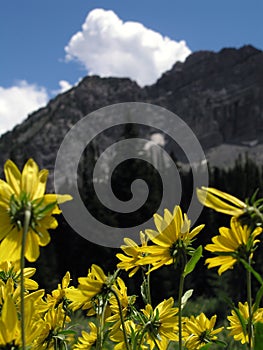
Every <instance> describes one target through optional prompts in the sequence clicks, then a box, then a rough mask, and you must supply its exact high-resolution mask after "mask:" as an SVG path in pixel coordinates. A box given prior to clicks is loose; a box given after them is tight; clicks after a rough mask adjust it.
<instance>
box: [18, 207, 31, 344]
mask: <svg viewBox="0 0 263 350" xmlns="http://www.w3.org/2000/svg"><path fill="white" fill-rule="evenodd" d="M30 219H31V208H30V207H29V206H28V207H26V208H25V216H24V225H23V233H22V243H21V244H22V246H21V257H20V270H21V281H20V299H21V304H20V313H21V341H22V350H25V349H26V339H25V299H24V297H25V280H24V268H25V248H26V236H27V233H28V229H29V224H30Z"/></svg>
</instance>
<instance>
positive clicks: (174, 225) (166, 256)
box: [140, 206, 204, 271]
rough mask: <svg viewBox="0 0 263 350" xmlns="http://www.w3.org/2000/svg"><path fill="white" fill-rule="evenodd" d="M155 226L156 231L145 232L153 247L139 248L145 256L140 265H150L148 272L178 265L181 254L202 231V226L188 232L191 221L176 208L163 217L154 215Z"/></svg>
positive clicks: (166, 210) (166, 211) (165, 213)
mask: <svg viewBox="0 0 263 350" xmlns="http://www.w3.org/2000/svg"><path fill="white" fill-rule="evenodd" d="M154 222H155V226H156V228H157V230H158V231H155V230H146V231H145V233H146V234H147V236H148V237H149V238H150V239H151V241H152V242H153V243H155V245H152V246H148V247H141V252H143V253H144V254H145V255H146V254H148V255H147V256H145V257H144V258H142V259H141V260H140V264H152V265H153V267H152V269H151V270H150V271H153V270H155V269H158V268H159V267H161V266H163V265H170V264H173V263H175V262H179V263H180V259H181V254H182V255H183V256H185V253H187V252H188V251H189V249H192V248H191V243H192V240H193V238H194V237H195V236H196V235H197V234H198V233H199V232H200V231H201V230H202V228H203V227H204V225H199V226H198V227H196V228H194V229H193V230H192V231H190V226H191V221H190V220H189V219H188V217H187V215H186V214H184V216H183V214H182V211H181V208H180V207H179V206H176V207H175V208H174V211H173V214H172V213H170V211H169V210H168V209H165V211H164V217H161V216H160V215H158V214H155V215H154Z"/></svg>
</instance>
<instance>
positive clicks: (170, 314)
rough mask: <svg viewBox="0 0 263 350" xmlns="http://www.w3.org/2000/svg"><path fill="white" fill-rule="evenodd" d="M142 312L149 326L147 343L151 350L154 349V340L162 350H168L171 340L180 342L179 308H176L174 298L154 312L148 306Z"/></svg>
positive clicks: (165, 301) (166, 301)
mask: <svg viewBox="0 0 263 350" xmlns="http://www.w3.org/2000/svg"><path fill="white" fill-rule="evenodd" d="M141 311H142V313H143V316H144V318H145V324H146V325H147V339H146V342H147V344H148V345H149V346H150V349H153V348H154V340H155V342H156V343H157V344H158V346H159V349H160V350H166V349H167V346H168V343H169V341H170V340H172V341H178V336H177V331H178V317H177V316H176V315H177V314H178V308H175V307H174V299H173V298H172V297H171V298H169V299H168V300H166V299H165V300H164V301H162V302H161V303H160V304H158V305H157V306H156V308H155V309H154V310H153V308H152V306H151V305H150V304H147V305H146V306H145V309H143V310H141ZM153 339H154V340H153Z"/></svg>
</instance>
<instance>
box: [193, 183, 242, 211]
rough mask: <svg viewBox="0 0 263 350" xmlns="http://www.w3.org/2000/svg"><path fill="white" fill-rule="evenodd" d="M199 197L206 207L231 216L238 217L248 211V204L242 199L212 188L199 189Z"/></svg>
mask: <svg viewBox="0 0 263 350" xmlns="http://www.w3.org/2000/svg"><path fill="white" fill-rule="evenodd" d="M197 197H198V199H199V201H200V202H201V203H202V204H203V205H205V206H206V207H209V208H212V209H214V210H216V211H219V212H220V213H224V214H228V215H231V216H236V217H238V216H240V215H242V214H244V213H245V212H246V210H247V205H246V203H244V202H242V201H241V200H240V199H238V198H236V197H234V196H232V195H230V194H228V193H225V192H222V191H219V190H217V189H215V188H212V187H201V189H200V188H198V189H197Z"/></svg>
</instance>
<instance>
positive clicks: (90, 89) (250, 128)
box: [0, 46, 263, 170]
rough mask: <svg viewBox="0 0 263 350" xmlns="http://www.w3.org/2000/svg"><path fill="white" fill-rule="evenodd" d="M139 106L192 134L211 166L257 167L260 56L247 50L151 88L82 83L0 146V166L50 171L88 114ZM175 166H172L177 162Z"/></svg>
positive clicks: (262, 93)
mask: <svg viewBox="0 0 263 350" xmlns="http://www.w3.org/2000/svg"><path fill="white" fill-rule="evenodd" d="M135 101H136V102H147V103H151V104H154V105H159V106H162V107H165V108H166V109H168V110H170V111H172V112H174V113H176V114H177V115H178V116H179V117H180V118H182V119H183V120H184V121H185V122H186V123H187V124H188V125H189V126H190V127H191V128H192V130H193V131H194V133H195V134H196V136H197V138H198V139H199V141H200V143H201V145H202V146H203V148H204V150H205V153H206V155H207V158H208V160H209V161H210V162H211V164H212V165H218V166H225V165H230V164H231V162H233V160H234V159H235V158H236V157H237V156H238V154H239V153H243V154H244V153H245V152H247V153H248V154H249V155H250V156H251V157H253V158H254V159H255V160H256V161H257V162H259V163H263V52H262V51H260V50H258V49H256V48H254V47H252V46H244V47H242V48H240V49H234V48H226V49H222V50H221V51H220V52H218V53H215V52H210V51H199V52H195V53H193V54H191V55H190V56H189V57H188V58H187V59H186V61H185V62H184V63H181V62H177V63H175V65H174V66H173V68H172V69H171V70H170V71H168V72H166V73H164V74H163V75H162V77H161V78H160V79H159V80H158V81H157V82H156V83H155V84H153V85H151V86H146V87H144V88H141V87H139V86H138V85H137V84H136V83H135V82H134V81H131V80H130V79H126V78H121V79H120V78H100V77H98V76H89V77H85V78H84V79H83V80H82V81H81V82H80V83H79V84H78V85H77V86H76V87H74V88H72V89H71V90H69V91H67V92H65V93H63V94H60V95H58V96H57V97H56V98H54V99H52V100H51V101H50V102H49V103H48V104H47V106H46V107H44V108H41V109H39V110H38V111H36V112H34V113H33V114H31V115H29V116H28V118H27V119H26V120H25V121H24V122H23V123H22V124H20V125H19V126H17V127H15V128H14V129H13V131H11V132H8V133H6V134H4V135H3V136H2V137H1V138H0V164H3V163H4V162H5V161H6V159H8V158H12V159H13V160H15V161H16V162H17V163H18V164H20V165H21V164H22V163H23V162H24V161H25V160H26V159H27V158H29V157H33V158H34V159H35V160H36V161H37V162H38V163H39V165H40V166H41V167H45V168H48V169H50V170H52V169H53V167H54V163H55V159H56V154H57V151H58V148H59V146H60V144H61V142H62V140H63V138H64V136H65V135H66V133H67V132H68V131H69V130H70V128H71V127H72V126H73V125H74V124H75V123H76V122H77V121H78V120H80V119H81V118H83V117H84V116H86V115H87V114H88V113H90V112H92V111H95V110H97V109H99V108H101V107H105V106H108V105H111V104H115V103H120V102H135ZM179 160H180V159H179Z"/></svg>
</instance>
